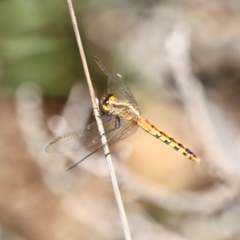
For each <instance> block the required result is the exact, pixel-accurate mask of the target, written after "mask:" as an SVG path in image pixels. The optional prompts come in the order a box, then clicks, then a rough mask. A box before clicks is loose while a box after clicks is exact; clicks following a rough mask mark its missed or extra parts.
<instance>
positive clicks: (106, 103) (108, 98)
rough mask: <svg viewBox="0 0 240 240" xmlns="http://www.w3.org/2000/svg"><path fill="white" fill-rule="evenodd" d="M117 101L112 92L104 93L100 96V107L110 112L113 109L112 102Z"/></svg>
mask: <svg viewBox="0 0 240 240" xmlns="http://www.w3.org/2000/svg"><path fill="white" fill-rule="evenodd" d="M116 102H117V98H116V97H115V96H114V95H113V94H108V95H104V96H103V97H102V98H101V108H102V110H103V111H104V112H106V113H111V112H112V111H113V110H114V103H116Z"/></svg>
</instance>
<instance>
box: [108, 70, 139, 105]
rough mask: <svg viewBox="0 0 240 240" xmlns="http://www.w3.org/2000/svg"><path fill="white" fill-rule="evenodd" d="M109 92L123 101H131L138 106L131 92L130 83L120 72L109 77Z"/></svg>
mask: <svg viewBox="0 0 240 240" xmlns="http://www.w3.org/2000/svg"><path fill="white" fill-rule="evenodd" d="M107 86H108V94H110V93H112V94H114V95H115V96H116V97H117V98H118V100H119V101H121V102H130V103H132V104H135V105H136V106H137V101H136V99H135V98H134V96H133V94H132V93H131V91H130V89H129V87H128V85H127V84H126V83H125V81H124V80H123V77H122V76H121V75H119V74H111V76H110V77H109V78H108V83H107Z"/></svg>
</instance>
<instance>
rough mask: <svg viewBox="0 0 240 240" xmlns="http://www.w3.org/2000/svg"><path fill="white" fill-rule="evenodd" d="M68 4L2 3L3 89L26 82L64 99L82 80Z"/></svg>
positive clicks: (0, 8)
mask: <svg viewBox="0 0 240 240" xmlns="http://www.w3.org/2000/svg"><path fill="white" fill-rule="evenodd" d="M67 14H68V9H67V5H66V2H64V1H37V0H33V1H32V0H31V1H29V0H26V1H18V0H9V1H1V2H0V59H1V65H2V66H1V81H0V84H1V85H0V86H4V87H8V88H9V87H10V88H11V89H12V88H13V89H16V87H18V86H19V84H21V83H23V82H25V81H32V82H36V83H37V84H39V86H40V87H41V88H42V90H43V92H44V93H46V94H51V95H62V94H66V93H67V92H69V89H70V87H71V86H72V84H73V83H74V82H75V81H76V79H77V78H80V76H81V72H82V71H81V70H79V69H80V68H81V65H80V63H81V62H80V60H79V58H78V52H77V48H76V43H75V39H74V35H73V34H72V28H71V24H70V21H69V18H66V15H67Z"/></svg>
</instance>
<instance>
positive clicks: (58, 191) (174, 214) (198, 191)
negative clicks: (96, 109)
mask: <svg viewBox="0 0 240 240" xmlns="http://www.w3.org/2000/svg"><path fill="white" fill-rule="evenodd" d="M73 5H74V8H75V11H76V15H77V21H78V24H79V29H80V33H81V37H82V41H83V45H84V48H85V54H86V57H87V61H88V64H89V69H90V74H91V77H92V81H93V85H94V88H95V92H96V95H97V96H98V97H101V96H102V95H103V94H104V93H106V82H107V79H106V77H105V76H104V74H103V73H102V72H101V71H100V70H99V69H98V67H97V66H96V65H95V63H94V61H93V56H94V55H96V56H97V57H98V58H99V59H100V60H101V61H102V62H103V63H104V65H105V66H106V67H107V69H108V70H109V71H110V72H112V73H120V74H121V75H122V76H124V78H125V80H126V82H127V83H128V84H129V86H130V89H131V90H132V92H133V94H134V96H135V98H136V99H137V102H138V104H139V106H140V108H141V110H142V113H143V116H144V117H145V118H147V119H149V120H150V121H151V122H152V123H153V124H154V125H155V126H158V127H159V128H160V129H161V130H163V131H164V132H166V133H168V134H169V135H170V136H173V137H174V138H176V139H177V140H180V141H181V142H182V143H183V144H184V145H186V146H188V147H189V148H190V149H191V150H192V151H193V152H194V153H196V155H198V156H199V157H200V158H201V162H200V164H199V165H198V164H196V163H194V162H191V161H189V160H188V159H187V158H185V157H184V156H182V155H181V154H179V153H178V152H176V151H173V150H172V149H171V148H170V147H168V146H167V145H165V144H163V143H161V142H160V141H157V140H156V139H155V138H153V137H152V136H150V135H149V134H146V133H145V132H144V131H142V130H138V132H137V133H135V134H134V135H133V136H131V137H129V138H127V139H125V140H124V141H122V142H119V143H117V144H115V145H113V146H112V147H111V153H112V156H113V161H114V166H115V168H116V172H117V177H118V181H119V185H120V190H121V193H122V196H123V202H124V205H125V208H126V213H127V217H128V220H129V225H130V229H131V233H132V237H133V239H168V240H189V239H193V240H203V239H204V240H237V239H240V203H239V194H240V158H239V157H240V156H239V155H240V153H239V148H240V137H239V127H240V124H239V122H240V121H239V120H240V109H239V106H240V96H239V91H240V45H239V42H240V29H239V26H240V3H239V1H237V0H229V1H224V0H218V1H214V0H213V1H208V0H205V1H200V0H194V1H191V0H180V1H174V0H172V1H164V0H161V1H157V0H151V1H141V0H140V1H135V0H125V1H117V0H112V1H111V0H102V1H73ZM0 113H1V116H0V130H1V131H0V192H1V194H0V239H1V240H10V239H11V240H47V239H51V240H62V239H87V240H88V239H124V238H123V233H122V229H121V225H120V220H119V216H118V212H117V206H116V203H115V201H114V195H113V192H112V189H111V183H110V180H109V175H108V169H107V166H106V162H105V159H104V156H103V152H102V151H99V152H98V153H97V154H95V155H93V156H92V157H90V158H89V159H87V160H85V161H84V162H82V163H81V164H80V165H78V166H77V167H76V168H74V169H72V170H71V171H68V172H66V169H67V168H68V167H70V166H71V165H72V164H74V163H75V162H77V161H78V160H80V159H81V158H82V157H84V156H85V155H87V154H88V153H89V152H90V151H92V150H93V149H83V150H82V151H78V152H73V153H69V154H67V155H54V154H47V153H45V147H46V146H47V144H48V143H49V142H50V141H51V140H53V139H54V138H55V137H57V136H60V135H62V134H65V133H68V132H70V131H72V130H74V129H78V128H82V127H84V126H86V125H87V124H89V123H90V122H91V121H93V116H92V110H91V101H90V96H89V93H88V88H87V85H86V81H85V77H84V73H83V69H82V63H81V60H80V57H79V52H78V49H77V44H76V40H75V36H74V33H73V29H72V24H71V21H70V16H69V11H68V7H67V3H66V1H59V0H58V1H57V0H52V1H46V0H42V1H37V0H31V1H30V0H25V1H17V0H8V1H1V2H0Z"/></svg>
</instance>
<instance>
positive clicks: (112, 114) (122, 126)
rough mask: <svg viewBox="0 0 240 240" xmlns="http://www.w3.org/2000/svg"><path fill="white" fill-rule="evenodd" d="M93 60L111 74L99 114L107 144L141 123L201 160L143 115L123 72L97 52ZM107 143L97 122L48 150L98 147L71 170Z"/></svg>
mask: <svg viewBox="0 0 240 240" xmlns="http://www.w3.org/2000/svg"><path fill="white" fill-rule="evenodd" d="M94 61H95V63H96V64H97V65H98V67H99V68H100V69H101V70H102V71H103V73H104V74H105V75H106V76H107V77H108V80H107V94H106V95H104V96H103V97H102V98H101V100H100V102H99V108H100V117H101V119H102V121H103V126H104V130H105V135H106V138H107V143H106V144H108V145H111V144H114V143H116V142H119V141H120V140H123V139H125V138H127V137H129V136H130V135H132V134H134V133H135V132H136V131H137V129H138V128H139V127H140V128H142V129H143V130H144V131H146V132H147V133H149V134H151V135H152V136H154V137H155V138H157V139H159V140H161V141H162V142H164V143H165V144H167V145H169V146H170V147H172V148H173V149H175V150H176V151H178V152H180V153H181V154H183V155H184V156H185V157H187V158H188V159H190V160H192V161H194V162H196V163H199V161H200V159H199V158H198V157H197V156H196V155H195V154H194V153H193V152H192V151H191V150H190V149H189V148H187V147H185V146H184V145H183V144H182V143H180V142H178V141H177V140H175V139H174V138H172V137H170V136H169V135H167V134H166V133H164V132H163V131H161V130H160V129H158V128H157V127H156V126H155V125H153V124H152V123H151V122H150V121H148V120H147V119H145V118H143V117H142V114H141V111H140V109H139V107H138V104H137V101H136V100H135V98H134V96H133V94H132V92H131V91H130V89H129V87H128V85H127V84H126V82H125V81H124V79H123V77H122V76H121V75H120V74H110V73H109V71H108V70H107V69H106V67H105V66H104V65H103V64H102V63H101V62H100V60H99V59H98V58H97V57H96V56H94ZM103 146H104V145H103V144H102V143H101V136H100V134H99V131H98V126H97V122H96V121H94V122H93V123H91V124H89V125H88V126H87V127H85V128H82V129H78V130H75V131H73V132H70V133H67V134H65V135H63V136H60V137H58V138H56V139H54V140H53V141H52V142H50V143H49V144H48V146H47V147H46V152H48V153H65V152H68V151H77V150H79V149H81V148H89V147H95V150H94V151H92V152H91V153H90V154H88V155H87V156H85V157H84V158H83V159H81V160H80V161H78V162H77V163H75V164H74V165H73V166H71V167H70V168H69V169H68V170H70V169H72V168H73V167H75V166H77V165H78V164H79V163H80V162H82V161H83V160H85V159H86V158H88V157H89V156H91V155H92V154H94V153H96V152H97V151H98V150H100V149H101V148H102V147H103Z"/></svg>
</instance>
